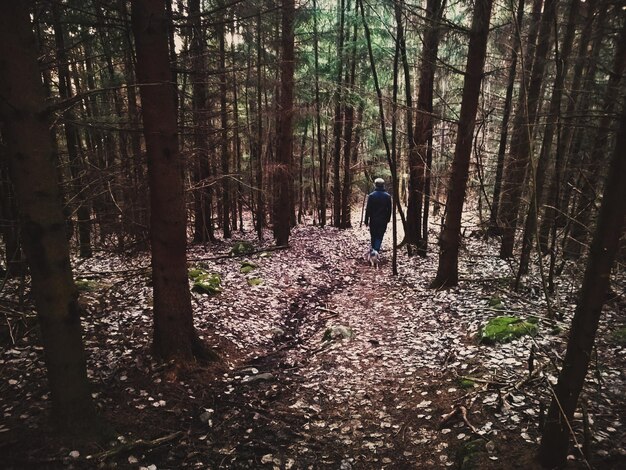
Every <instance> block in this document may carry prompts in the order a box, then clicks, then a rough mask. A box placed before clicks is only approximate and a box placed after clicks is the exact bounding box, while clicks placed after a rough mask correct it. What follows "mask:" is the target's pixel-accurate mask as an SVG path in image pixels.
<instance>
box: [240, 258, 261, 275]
mask: <svg viewBox="0 0 626 470" xmlns="http://www.w3.org/2000/svg"><path fill="white" fill-rule="evenodd" d="M257 268H258V266H257V265H256V264H254V263H251V262H250V261H244V262H243V263H241V268H240V269H239V271H240V272H241V273H243V274H248V273H249V272H252V271H254V270H255V269H257Z"/></svg>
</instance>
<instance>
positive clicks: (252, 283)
mask: <svg viewBox="0 0 626 470" xmlns="http://www.w3.org/2000/svg"><path fill="white" fill-rule="evenodd" d="M261 284H263V279H261V278H260V277H251V278H250V279H248V285H249V286H260V285H261Z"/></svg>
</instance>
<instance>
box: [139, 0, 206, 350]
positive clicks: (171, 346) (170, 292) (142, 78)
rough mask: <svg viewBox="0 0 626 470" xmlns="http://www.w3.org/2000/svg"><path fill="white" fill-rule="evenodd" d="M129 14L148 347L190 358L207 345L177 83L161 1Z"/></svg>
mask: <svg viewBox="0 0 626 470" xmlns="http://www.w3.org/2000/svg"><path fill="white" fill-rule="evenodd" d="M131 16H132V28H133V33H134V35H135V43H136V48H137V80H138V82H139V84H140V85H139V86H140V95H141V103H142V112H143V122H144V137H145V140H146V153H147V156H148V183H149V186H150V206H151V218H150V242H151V245H152V283H153V295H154V338H153V340H154V341H153V347H154V351H155V354H156V355H158V356H159V357H161V358H163V359H166V360H169V359H174V360H177V361H189V360H191V359H193V358H194V356H198V357H206V356H205V353H206V351H205V350H204V347H203V345H202V344H201V342H200V340H199V338H198V336H197V335H196V331H195V329H194V326H193V321H192V309H191V294H190V292H189V281H188V278H187V259H186V245H187V243H186V238H187V236H186V220H185V219H186V217H185V215H186V211H185V202H184V196H183V179H182V167H181V165H182V161H181V158H180V153H179V150H178V138H177V127H176V107H175V101H174V93H175V90H176V88H175V85H174V84H173V83H172V74H171V71H170V68H169V61H168V45H167V24H168V20H167V17H166V15H165V1H164V0H136V1H134V2H133V4H132V15H131ZM144 84H145V85H144Z"/></svg>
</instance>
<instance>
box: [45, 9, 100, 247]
mask: <svg viewBox="0 0 626 470" xmlns="http://www.w3.org/2000/svg"><path fill="white" fill-rule="evenodd" d="M52 16H53V23H54V39H55V44H56V52H57V64H58V71H59V94H60V96H61V99H63V100H67V99H69V98H71V96H72V85H71V81H70V80H71V79H70V70H69V60H68V57H67V53H66V47H65V37H64V32H63V28H62V27H61V15H60V13H59V7H58V5H56V4H55V3H52ZM63 118H64V120H65V122H64V125H63V128H64V129H65V141H66V145H67V153H68V157H69V163H70V170H71V174H72V180H73V181H74V187H73V188H72V189H73V193H74V194H76V200H77V201H78V203H77V208H76V216H77V218H78V243H79V254H80V256H81V258H90V257H91V256H92V250H91V220H90V219H91V211H90V210H89V206H88V203H87V200H86V199H85V196H84V187H85V186H86V185H85V182H84V181H83V178H82V177H81V172H82V163H81V161H80V157H79V154H78V147H79V145H80V138H79V135H78V131H77V129H76V128H75V127H74V121H75V119H74V115H73V112H72V111H71V108H69V109H67V110H66V111H65V112H64V113H63Z"/></svg>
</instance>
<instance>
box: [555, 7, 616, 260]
mask: <svg viewBox="0 0 626 470" xmlns="http://www.w3.org/2000/svg"><path fill="white" fill-rule="evenodd" d="M624 70H626V18H624V19H623V21H622V29H621V31H620V35H619V37H618V38H617V42H616V51H615V59H614V70H613V73H611V75H610V76H609V81H608V84H607V88H606V91H605V95H604V99H603V106H602V110H601V112H602V116H601V118H600V123H599V126H598V128H597V131H596V134H595V136H594V139H593V145H592V147H591V149H592V150H591V155H590V158H589V165H590V166H591V170H590V172H589V174H588V175H585V177H583V178H582V187H581V188H580V195H579V200H578V204H577V206H576V210H575V212H574V217H573V219H574V220H573V222H572V231H571V233H570V236H569V239H567V240H566V245H565V250H564V251H565V253H564V254H565V255H566V256H567V257H568V258H570V259H578V258H579V257H580V255H581V254H582V253H583V248H584V247H585V245H586V244H587V240H588V237H589V228H588V224H589V221H590V220H591V219H592V214H593V209H594V206H595V204H594V202H595V200H596V196H597V191H596V189H597V186H598V184H599V178H600V175H601V173H602V169H603V165H602V163H603V161H605V158H604V155H605V152H606V146H607V144H608V139H609V133H610V130H611V129H610V124H611V120H612V119H611V118H612V116H611V115H612V114H613V112H614V108H615V105H616V103H615V101H616V100H615V97H617V96H619V92H620V83H621V80H622V78H623V75H624ZM621 150H622V151H623V149H621Z"/></svg>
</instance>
